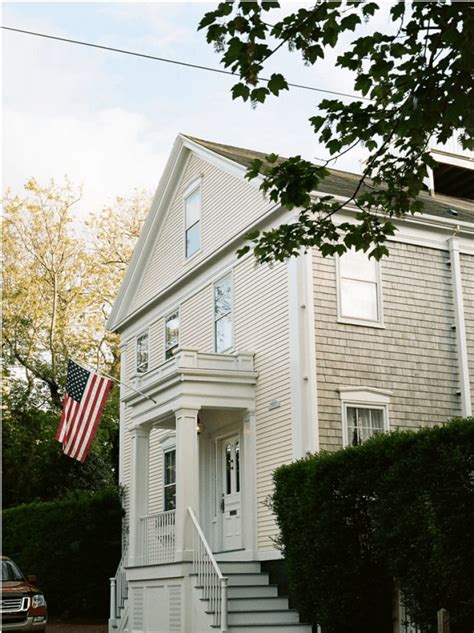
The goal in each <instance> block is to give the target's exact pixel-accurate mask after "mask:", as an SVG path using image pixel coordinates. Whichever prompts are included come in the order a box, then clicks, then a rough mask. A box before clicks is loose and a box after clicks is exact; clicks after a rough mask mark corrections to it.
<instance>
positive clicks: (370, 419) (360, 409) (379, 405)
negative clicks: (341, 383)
mask: <svg viewBox="0 0 474 633" xmlns="http://www.w3.org/2000/svg"><path fill="white" fill-rule="evenodd" d="M339 393H340V397H341V405H342V416H343V431H344V433H343V437H344V446H358V445H359V444H362V443H363V442H365V441H366V440H368V439H369V438H370V437H373V436H374V435H378V434H379V433H384V432H385V431H388V428H389V427H388V405H389V401H390V397H389V392H385V391H382V390H381V389H375V388H369V387H366V388H363V387H355V388H351V387H347V388H341V389H340V390H339Z"/></svg>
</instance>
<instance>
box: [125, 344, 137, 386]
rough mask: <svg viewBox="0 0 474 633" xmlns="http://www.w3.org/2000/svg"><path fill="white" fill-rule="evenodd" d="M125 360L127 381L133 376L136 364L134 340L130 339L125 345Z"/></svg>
mask: <svg viewBox="0 0 474 633" xmlns="http://www.w3.org/2000/svg"><path fill="white" fill-rule="evenodd" d="M125 358H126V363H127V369H126V373H127V380H128V379H129V378H130V377H131V376H133V375H134V374H135V368H136V362H137V346H136V339H135V338H131V339H129V340H128V341H127V343H126V349H125Z"/></svg>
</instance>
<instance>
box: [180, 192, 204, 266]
mask: <svg viewBox="0 0 474 633" xmlns="http://www.w3.org/2000/svg"><path fill="white" fill-rule="evenodd" d="M184 213H185V240H186V257H187V258H188V257H191V256H192V255H194V253H197V252H198V251H199V249H200V248H201V189H200V188H199V187H197V188H196V189H194V190H193V191H191V193H190V194H188V195H187V196H186V197H185V199H184Z"/></svg>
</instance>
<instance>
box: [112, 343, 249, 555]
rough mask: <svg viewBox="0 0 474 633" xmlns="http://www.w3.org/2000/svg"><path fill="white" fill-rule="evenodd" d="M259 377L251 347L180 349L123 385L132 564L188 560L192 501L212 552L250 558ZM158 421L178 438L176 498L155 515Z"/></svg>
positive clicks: (159, 424) (190, 543)
mask: <svg viewBox="0 0 474 633" xmlns="http://www.w3.org/2000/svg"><path fill="white" fill-rule="evenodd" d="M256 381H257V373H256V372H255V371H254V362H253V354H252V353H248V352H235V353H233V354H214V353H200V352H197V351H195V350H190V349H180V350H178V351H177V352H176V354H175V355H174V356H173V358H171V359H170V360H168V361H166V362H165V363H163V364H162V365H160V366H159V367H157V368H156V369H155V370H153V371H150V372H147V374H146V375H144V376H142V377H136V378H135V380H134V381H133V382H132V383H131V384H130V387H128V388H127V387H125V388H124V389H123V391H122V402H123V403H124V404H125V405H126V406H127V407H128V408H129V410H130V411H132V419H131V424H130V431H129V432H130V435H131V479H130V515H129V549H128V552H129V553H128V566H130V567H137V566H142V565H150V564H151V565H153V564H163V563H171V562H180V561H188V560H190V559H191V557H192V550H193V544H192V525H191V519H190V516H189V512H188V508H191V510H192V511H193V512H194V515H195V516H196V517H197V520H198V522H199V524H200V525H201V528H202V530H203V532H204V534H205V536H206V539H207V540H208V542H209V543H210V544H211V547H212V549H213V551H228V550H238V551H239V552H240V555H241V556H242V558H243V559H245V558H252V556H253V555H254V552H255V549H256V546H255V539H256V526H255V517H256V498H255V385H256ZM139 392H141V393H139ZM153 428H160V429H168V430H169V436H172V437H173V436H174V437H175V442H176V443H175V450H176V480H175V481H176V501H175V503H176V505H175V508H174V509H171V510H166V511H164V512H160V513H155V514H149V504H148V501H149V499H148V496H149V481H148V473H149V467H148V465H149V459H150V432H151V430H152V429H153ZM237 555H239V554H237Z"/></svg>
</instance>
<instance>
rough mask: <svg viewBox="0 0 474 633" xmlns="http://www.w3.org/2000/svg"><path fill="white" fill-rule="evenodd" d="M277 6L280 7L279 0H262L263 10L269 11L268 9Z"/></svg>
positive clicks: (276, 7)
mask: <svg viewBox="0 0 474 633" xmlns="http://www.w3.org/2000/svg"><path fill="white" fill-rule="evenodd" d="M279 8H280V3H279V2H262V9H263V11H270V9H279Z"/></svg>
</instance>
